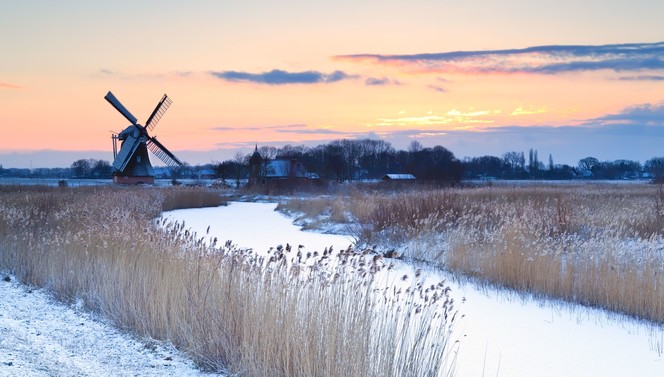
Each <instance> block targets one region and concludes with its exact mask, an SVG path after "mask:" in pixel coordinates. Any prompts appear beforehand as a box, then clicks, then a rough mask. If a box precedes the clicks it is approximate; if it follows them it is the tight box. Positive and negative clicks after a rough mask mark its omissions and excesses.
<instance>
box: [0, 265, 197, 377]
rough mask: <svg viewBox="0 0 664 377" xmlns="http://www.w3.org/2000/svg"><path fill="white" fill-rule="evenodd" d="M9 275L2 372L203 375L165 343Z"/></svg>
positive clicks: (0, 339)
mask: <svg viewBox="0 0 664 377" xmlns="http://www.w3.org/2000/svg"><path fill="white" fill-rule="evenodd" d="M2 276H3V277H4V275H2ZM7 278H9V279H11V280H10V281H9V282H7V281H5V280H2V281H0V376H3V377H4V376H21V377H23V376H25V377H29V376H203V375H206V374H204V373H202V372H201V371H199V370H197V369H196V367H195V366H194V364H193V362H192V361H191V360H190V359H188V358H187V357H186V356H185V355H184V354H182V353H181V352H179V351H177V350H175V349H174V348H173V347H172V346H170V345H168V344H163V343H159V342H156V341H147V340H142V341H139V340H137V339H135V338H132V337H131V336H130V335H128V334H124V333H122V332H120V331H119V330H117V329H115V328H114V327H112V326H110V325H108V324H106V323H103V322H101V321H99V320H98V319H96V318H95V317H94V316H93V315H91V314H89V313H86V312H83V311H81V310H79V308H77V307H76V306H75V305H73V306H67V305H63V304H61V303H58V302H56V301H55V300H54V299H52V297H51V296H49V294H48V293H47V292H45V291H44V290H41V289H32V288H29V287H26V286H24V285H21V284H18V283H17V282H16V281H15V280H14V279H13V278H12V277H11V276H7Z"/></svg>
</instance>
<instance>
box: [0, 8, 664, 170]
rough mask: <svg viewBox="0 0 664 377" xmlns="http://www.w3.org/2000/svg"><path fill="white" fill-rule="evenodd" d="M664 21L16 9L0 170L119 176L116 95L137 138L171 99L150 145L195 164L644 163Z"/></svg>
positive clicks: (9, 30) (10, 20) (513, 12)
mask: <svg viewBox="0 0 664 377" xmlns="http://www.w3.org/2000/svg"><path fill="white" fill-rule="evenodd" d="M661 14H664V3H661V2H655V1H645V0H637V1H636V3H630V4H605V3H595V2H585V3H583V4H579V3H578V2H572V1H571V0H563V1H560V2H557V3H555V4H544V3H533V2H528V1H525V0H510V1H509V2H506V3H502V4H501V5H500V6H498V5H495V4H492V3H483V2H480V3H473V4H442V3H437V2H431V1H427V0H417V1H414V2H408V3H402V2H398V1H392V0H387V1H382V2H380V3H376V2H370V1H363V2H350V1H346V0H340V1H338V2H335V3H334V4H329V5H328V4H318V3H311V2H307V1H302V0H297V1H286V2H280V3H278V4H275V3H272V2H267V1H260V0H251V1H247V2H243V3H241V4H222V3H215V2H206V1H193V2H190V3H187V4H186V5H182V4H180V3H178V2H170V1H166V2H163V3H161V5H160V7H159V9H155V8H154V7H151V6H149V5H147V4H135V3H132V2H128V1H120V2H115V3H113V4H101V3H99V4H98V3H87V2H83V1H71V2H66V3H64V4H60V3H57V4H56V3H50V2H44V1H38V2H30V3H13V4H11V5H8V6H5V12H3V14H2V15H0V20H2V22H0V42H1V43H2V45H3V46H4V47H5V52H6V53H5V54H3V61H2V62H0V103H2V104H3V106H2V107H0V124H2V130H3V138H2V141H0V165H2V166H3V167H4V168H12V167H17V168H30V167H69V166H70V165H71V163H72V162H73V161H75V160H78V159H88V158H95V159H104V160H109V161H110V160H112V148H111V142H110V133H109V130H112V131H114V132H119V131H121V130H122V129H123V128H124V127H126V126H127V121H126V120H125V119H124V118H123V117H122V116H121V115H120V114H118V113H117V111H116V110H115V109H113V108H112V107H111V106H110V105H109V104H108V103H107V102H106V101H105V100H104V95H105V94H106V93H107V92H108V91H109V90H110V91H113V93H114V94H115V95H116V96H117V98H118V99H119V100H120V101H121V102H122V104H123V105H124V106H125V107H126V108H127V109H129V111H131V112H132V113H133V114H134V115H135V116H136V117H137V118H138V119H139V123H141V122H144V121H145V120H146V118H147V116H148V115H149V114H150V112H151V111H152V110H153V108H154V106H155V105H156V103H157V102H158V100H159V98H160V97H161V96H162V95H163V94H164V93H166V94H168V96H169V97H170V98H171V99H172V100H173V105H172V106H171V107H170V108H169V109H168V111H167V112H166V114H165V115H164V117H163V119H162V120H161V121H160V123H159V125H158V126H157V127H156V128H155V130H154V131H153V132H151V134H152V135H153V136H159V141H160V142H162V143H163V144H164V145H165V146H166V147H167V148H168V149H169V150H171V151H172V152H174V153H175V155H176V156H178V157H179V158H181V159H182V160H183V161H187V162H189V163H190V164H192V165H199V164H205V163H211V162H213V161H223V160H227V159H231V158H232V157H233V155H234V154H235V153H236V152H238V151H240V152H243V153H249V152H250V151H251V150H253V147H254V145H256V144H258V145H259V146H262V145H268V146H275V147H282V146H284V145H286V144H291V145H306V146H314V145H318V144H324V143H327V142H329V141H331V140H336V139H344V138H345V139H364V138H372V139H380V140H384V141H387V142H389V143H390V144H392V146H393V147H394V148H395V149H406V148H407V145H408V144H409V143H410V142H411V141H412V140H417V141H418V142H420V143H421V144H422V145H423V146H424V147H432V146H435V145H441V146H443V147H445V148H447V149H449V150H450V151H451V152H452V153H454V155H455V156H456V157H457V158H458V159H460V160H462V159H463V158H464V157H479V156H484V155H490V156H497V157H502V155H503V154H504V153H506V152H510V151H517V152H522V151H523V152H527V151H528V150H529V149H530V148H532V149H535V150H538V152H539V155H540V156H542V157H545V156H548V155H549V154H551V155H552V156H553V159H554V161H555V163H556V164H568V165H571V166H575V165H576V163H577V162H578V161H579V160H580V159H582V158H585V157H589V156H592V157H596V158H598V159H599V160H601V161H614V160H619V159H625V160H633V161H639V162H640V163H644V162H645V161H646V160H648V159H650V158H655V157H662V156H664V147H662V146H663V145H664V90H663V89H664V34H663V33H662V32H661V20H660V17H658V15H661ZM136 25H140V26H136ZM103 156H106V157H103ZM152 157H153V156H152ZM152 157H151V159H152V161H153V163H155V166H159V165H160V162H158V160H157V159H154V158H152ZM67 161H69V163H67Z"/></svg>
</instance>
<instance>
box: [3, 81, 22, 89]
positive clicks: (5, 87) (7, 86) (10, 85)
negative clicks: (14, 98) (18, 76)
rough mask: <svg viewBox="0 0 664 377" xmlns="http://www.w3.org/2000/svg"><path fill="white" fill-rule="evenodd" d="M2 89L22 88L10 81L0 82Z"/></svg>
mask: <svg viewBox="0 0 664 377" xmlns="http://www.w3.org/2000/svg"><path fill="white" fill-rule="evenodd" d="M0 89H22V88H21V87H20V86H18V85H14V84H10V83H8V82H0Z"/></svg>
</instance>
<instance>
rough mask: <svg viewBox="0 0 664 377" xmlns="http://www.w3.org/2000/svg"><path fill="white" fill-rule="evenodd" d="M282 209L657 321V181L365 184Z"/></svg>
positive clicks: (310, 221) (661, 280)
mask: <svg viewBox="0 0 664 377" xmlns="http://www.w3.org/2000/svg"><path fill="white" fill-rule="evenodd" d="M279 208H280V210H282V211H285V212H289V213H291V215H293V216H297V217H298V219H299V220H298V221H299V222H300V223H303V224H304V225H305V227H312V228H316V227H323V228H324V227H327V226H330V224H335V226H337V227H339V226H340V224H342V225H341V226H342V227H344V228H345V230H346V231H349V232H351V233H352V234H354V235H355V238H356V240H357V242H358V244H359V245H362V246H370V247H374V248H376V249H379V250H382V251H386V250H390V249H394V248H396V249H397V250H398V252H400V253H403V254H405V256H406V257H408V258H413V259H417V260H421V261H425V262H427V263H431V264H436V265H439V266H442V267H444V268H446V269H448V270H450V271H452V272H455V273H458V274H460V275H462V276H470V277H474V278H477V279H479V280H480V281H483V282H487V283H492V284H498V285H501V286H505V287H509V288H513V289H516V290H518V291H523V292H529V293H534V294H537V295H542V296H547V297H553V298H561V299H564V300H567V301H570V302H577V303H581V304H585V305H590V306H594V307H599V308H605V309H609V310H612V311H616V312H620V313H625V314H628V315H631V316H635V317H638V318H643V319H647V320H650V321H654V322H657V323H664V290H662V287H663V286H664V277H663V276H664V274H663V272H664V191H663V189H662V186H661V185H650V184H629V185H623V184H601V183H600V184H595V183H578V184H566V185H546V184H544V185H528V186H522V185H511V186H510V185H504V186H498V185H496V186H482V187H475V188H456V189H454V188H452V189H435V188H417V189H408V190H404V189H403V188H402V189H398V190H386V189H384V188H381V187H380V186H377V185H372V186H367V187H363V188H358V189H352V190H347V191H344V192H340V193H337V194H336V195H330V196H323V197H321V196H311V197H297V198H290V199H288V200H282V201H281V204H280V207H279ZM343 224H345V225H343Z"/></svg>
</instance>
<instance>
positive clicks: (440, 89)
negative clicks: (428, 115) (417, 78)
mask: <svg viewBox="0 0 664 377" xmlns="http://www.w3.org/2000/svg"><path fill="white" fill-rule="evenodd" d="M428 88H429V89H432V90H435V91H436V92H438V93H445V92H447V90H446V89H445V88H443V87H442V86H438V85H429V86H428Z"/></svg>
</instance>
